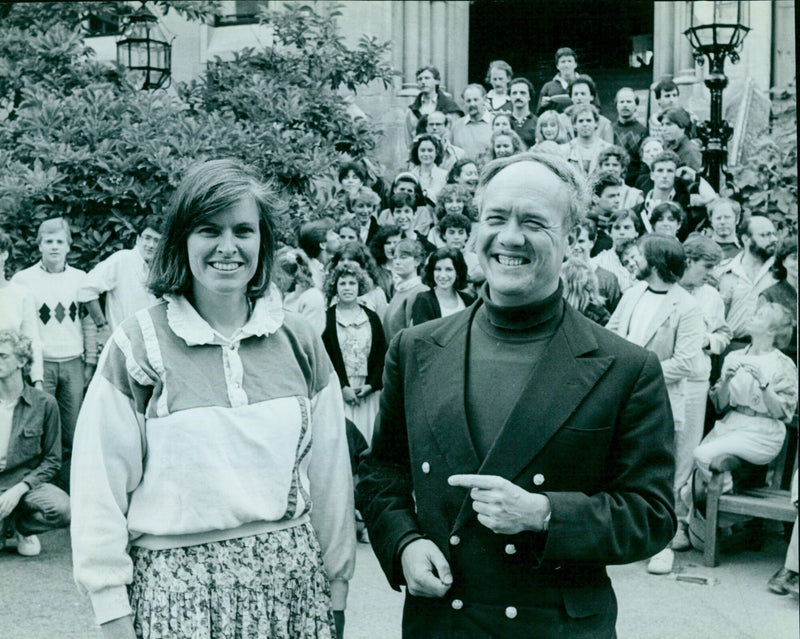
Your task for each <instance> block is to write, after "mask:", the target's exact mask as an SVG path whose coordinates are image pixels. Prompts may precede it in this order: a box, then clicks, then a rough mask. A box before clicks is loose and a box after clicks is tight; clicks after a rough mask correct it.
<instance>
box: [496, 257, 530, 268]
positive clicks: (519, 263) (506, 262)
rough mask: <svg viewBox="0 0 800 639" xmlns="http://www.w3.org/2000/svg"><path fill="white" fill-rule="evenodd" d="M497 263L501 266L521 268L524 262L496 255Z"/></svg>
mask: <svg viewBox="0 0 800 639" xmlns="http://www.w3.org/2000/svg"><path fill="white" fill-rule="evenodd" d="M497 261H498V262H500V264H502V265H503V266H522V265H523V264H524V262H525V260H523V259H522V258H521V257H508V256H507V255H498V256H497Z"/></svg>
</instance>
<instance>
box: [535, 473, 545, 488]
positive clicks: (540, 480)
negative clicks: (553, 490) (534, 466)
mask: <svg viewBox="0 0 800 639" xmlns="http://www.w3.org/2000/svg"><path fill="white" fill-rule="evenodd" d="M543 483H544V475H542V473H536V474H535V475H534V476H533V485H534V486H541V485H542V484H543Z"/></svg>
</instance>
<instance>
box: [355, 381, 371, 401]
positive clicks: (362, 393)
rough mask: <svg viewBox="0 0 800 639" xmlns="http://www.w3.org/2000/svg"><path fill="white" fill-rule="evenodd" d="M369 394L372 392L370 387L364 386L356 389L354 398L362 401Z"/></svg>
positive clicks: (368, 385)
mask: <svg viewBox="0 0 800 639" xmlns="http://www.w3.org/2000/svg"><path fill="white" fill-rule="evenodd" d="M371 392H372V385H371V384H364V385H363V386H361V387H359V388H357V389H356V397H358V398H359V399H364V398H365V397H366V396H367V395H369V394H370V393H371Z"/></svg>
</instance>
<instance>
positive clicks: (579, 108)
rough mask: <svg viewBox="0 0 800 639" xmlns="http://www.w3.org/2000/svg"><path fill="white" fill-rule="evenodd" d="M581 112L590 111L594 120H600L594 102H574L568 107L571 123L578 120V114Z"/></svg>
mask: <svg viewBox="0 0 800 639" xmlns="http://www.w3.org/2000/svg"><path fill="white" fill-rule="evenodd" d="M581 113H591V114H592V117H593V118H594V121H595V122H599V121H600V111H598V110H597V107H596V106H595V105H594V104H574V105H572V106H571V107H569V119H570V120H572V124H575V123H576V122H577V121H578V116H579V115H580V114H581Z"/></svg>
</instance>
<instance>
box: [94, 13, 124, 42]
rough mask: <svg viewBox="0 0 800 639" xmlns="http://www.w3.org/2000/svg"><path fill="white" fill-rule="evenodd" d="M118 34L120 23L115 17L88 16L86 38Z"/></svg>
mask: <svg viewBox="0 0 800 639" xmlns="http://www.w3.org/2000/svg"><path fill="white" fill-rule="evenodd" d="M120 33H121V29H120V21H119V18H118V17H117V16H115V15H96V14H94V13H90V14H89V17H88V19H87V22H86V35H87V36H88V37H90V38H94V37H101V36H114V35H119V34H120Z"/></svg>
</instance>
